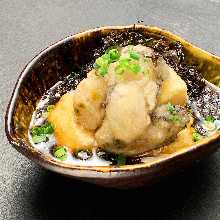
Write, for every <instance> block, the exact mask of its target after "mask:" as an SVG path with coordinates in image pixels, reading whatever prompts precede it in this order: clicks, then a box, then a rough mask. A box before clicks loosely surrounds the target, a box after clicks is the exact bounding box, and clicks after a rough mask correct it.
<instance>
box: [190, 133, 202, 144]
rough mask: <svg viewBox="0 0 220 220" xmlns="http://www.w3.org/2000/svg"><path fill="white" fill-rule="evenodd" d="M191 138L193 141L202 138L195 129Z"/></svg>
mask: <svg viewBox="0 0 220 220" xmlns="http://www.w3.org/2000/svg"><path fill="white" fill-rule="evenodd" d="M192 138H193V141H194V142H197V141H200V140H201V139H202V135H201V134H199V133H198V132H197V131H195V132H193V134H192Z"/></svg>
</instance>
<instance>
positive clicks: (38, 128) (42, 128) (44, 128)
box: [31, 122, 54, 136]
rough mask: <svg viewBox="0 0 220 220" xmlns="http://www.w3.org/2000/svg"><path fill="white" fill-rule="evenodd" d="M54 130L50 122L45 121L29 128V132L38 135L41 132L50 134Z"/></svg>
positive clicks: (41, 133)
mask: <svg viewBox="0 0 220 220" xmlns="http://www.w3.org/2000/svg"><path fill="white" fill-rule="evenodd" d="M53 132H54V128H53V126H52V124H51V123H49V122H47V123H45V124H43V125H41V126H35V127H33V128H32V129H31V133H32V135H33V136H40V135H43V134H52V133H53Z"/></svg>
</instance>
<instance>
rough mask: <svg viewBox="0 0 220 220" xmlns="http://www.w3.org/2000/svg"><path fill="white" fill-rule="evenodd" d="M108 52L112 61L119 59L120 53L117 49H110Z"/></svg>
mask: <svg viewBox="0 0 220 220" xmlns="http://www.w3.org/2000/svg"><path fill="white" fill-rule="evenodd" d="M108 54H109V57H110V61H111V63H112V62H115V61H117V60H119V57H120V54H119V52H118V50H117V49H112V50H110V51H109V52H108Z"/></svg>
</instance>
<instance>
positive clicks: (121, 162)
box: [116, 154, 126, 166]
mask: <svg viewBox="0 0 220 220" xmlns="http://www.w3.org/2000/svg"><path fill="white" fill-rule="evenodd" d="M116 161H117V165H118V166H123V165H125V164H126V157H125V156H124V155H122V154H118V155H117V157H116Z"/></svg>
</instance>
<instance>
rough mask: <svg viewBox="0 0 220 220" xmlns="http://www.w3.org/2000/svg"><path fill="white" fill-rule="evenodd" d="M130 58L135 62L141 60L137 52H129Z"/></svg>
mask: <svg viewBox="0 0 220 220" xmlns="http://www.w3.org/2000/svg"><path fill="white" fill-rule="evenodd" d="M129 57H130V58H131V59H134V60H139V59H140V54H139V53H138V52H136V51H133V50H130V51H129Z"/></svg>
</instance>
